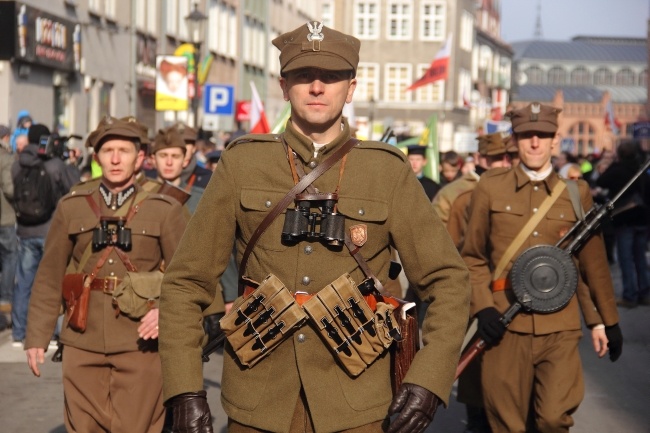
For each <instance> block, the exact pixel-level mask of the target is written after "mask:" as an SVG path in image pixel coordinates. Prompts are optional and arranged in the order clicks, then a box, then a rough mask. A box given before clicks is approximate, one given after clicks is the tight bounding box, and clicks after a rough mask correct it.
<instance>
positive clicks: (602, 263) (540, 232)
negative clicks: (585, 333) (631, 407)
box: [462, 167, 618, 335]
mask: <svg viewBox="0 0 650 433" xmlns="http://www.w3.org/2000/svg"><path fill="white" fill-rule="evenodd" d="M561 181H562V180H561V179H560V177H559V176H558V175H557V174H556V173H551V174H550V175H549V176H548V177H547V178H546V179H544V180H542V181H535V182H533V181H531V180H530V179H529V178H528V176H527V175H526V174H525V173H524V172H523V170H522V169H521V167H516V168H514V169H506V168H495V169H492V170H489V171H487V172H486V173H484V174H483V175H482V176H481V180H480V181H479V183H478V185H477V187H476V189H475V190H474V192H473V193H472V199H471V204H470V220H469V225H468V227H467V232H466V234H465V244H464V246H463V251H462V254H463V258H464V259H465V262H466V263H467V266H468V268H469V270H470V275H471V283H472V288H473V290H472V305H471V313H472V315H474V314H476V313H477V312H478V311H481V310H483V309H484V308H487V307H496V309H497V310H499V311H500V312H501V313H504V312H505V311H506V310H507V309H508V308H509V307H510V305H512V304H513V303H514V302H515V301H516V299H515V297H514V293H513V291H512V290H504V291H500V292H495V293H492V290H491V289H490V282H491V281H492V272H493V269H494V267H496V264H497V263H499V260H500V259H501V256H502V255H503V254H504V252H505V250H506V249H507V248H508V246H509V245H510V243H511V242H512V241H513V239H514V238H515V237H516V236H517V234H519V232H520V231H521V229H522V228H523V227H524V225H525V224H526V222H527V221H528V220H529V219H530V218H531V216H532V215H533V213H534V212H535V211H536V209H537V208H539V207H540V205H541V204H542V202H543V201H544V199H545V198H546V197H547V196H549V195H550V194H551V191H552V190H553V187H554V186H555V185H556V184H557V182H561ZM578 188H579V191H580V200H581V203H582V207H583V209H585V210H589V209H591V207H592V205H593V202H592V198H591V194H590V191H589V186H588V185H587V183H586V182H584V181H582V180H580V181H578ZM576 220H577V218H576V215H575V211H574V210H573V206H572V204H571V198H570V196H569V191H568V189H565V190H564V191H563V192H562V194H561V195H560V197H559V198H558V200H557V201H556V202H555V204H554V205H553V207H552V208H551V209H550V210H549V211H548V213H547V214H546V216H545V217H544V218H543V219H542V221H541V222H540V223H539V224H538V225H537V227H535V228H534V230H533V231H532V232H531V234H530V235H529V237H528V239H526V241H525V242H524V243H523V245H522V246H521V247H520V249H519V251H518V252H516V253H515V254H514V256H513V259H512V260H511V261H510V264H509V265H508V266H507V267H506V269H505V271H504V272H503V275H501V276H499V277H498V278H505V277H506V275H507V274H508V273H509V272H510V268H511V267H512V262H513V261H514V260H515V259H516V258H517V257H518V256H519V255H520V254H521V253H523V252H524V251H525V250H526V249H528V248H530V247H532V246H534V245H539V244H547V245H555V243H556V242H557V241H558V240H559V239H560V238H561V235H562V234H563V233H565V232H566V230H567V229H569V228H570V227H571V226H572V225H573V224H574V223H575V222H576ZM574 257H576V263H577V265H578V269H579V271H580V272H579V276H580V280H579V285H580V286H581V287H582V289H580V290H578V295H574V296H573V297H572V298H571V301H570V302H569V304H568V305H567V306H566V307H565V308H564V309H562V310H560V311H557V312H555V313H550V314H534V313H533V314H530V313H526V312H520V313H519V314H517V315H516V316H515V318H514V320H513V321H512V323H511V324H510V326H509V327H508V329H509V330H510V331H514V332H521V333H527V334H534V335H545V334H550V333H553V332H558V331H569V330H579V329H581V323H580V314H579V307H580V306H579V305H578V298H580V302H581V303H582V308H583V311H585V320H586V322H587V324H588V325H595V324H597V323H603V324H605V325H606V326H611V325H614V324H616V323H618V311H617V309H616V303H615V301H614V289H613V286H612V279H611V275H610V273H609V266H608V265H607V257H606V255H605V249H604V245H603V241H602V238H601V236H600V235H598V234H596V235H593V236H591V238H590V239H589V240H588V241H587V242H586V243H585V244H584V246H583V247H582V248H581V249H580V251H579V252H578V253H577V254H576V255H574ZM585 285H586V286H588V291H587V290H585ZM589 295H590V296H589Z"/></svg>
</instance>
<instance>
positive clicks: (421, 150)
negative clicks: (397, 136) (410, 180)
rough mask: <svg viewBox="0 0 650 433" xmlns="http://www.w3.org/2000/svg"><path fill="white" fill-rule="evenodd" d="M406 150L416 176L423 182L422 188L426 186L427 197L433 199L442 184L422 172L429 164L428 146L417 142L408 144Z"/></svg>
mask: <svg viewBox="0 0 650 433" xmlns="http://www.w3.org/2000/svg"><path fill="white" fill-rule="evenodd" d="M406 150H407V155H408V160H409V164H411V168H412V169H413V173H415V176H416V177H417V178H418V180H419V181H420V183H421V184H422V188H424V192H425V193H426V195H427V197H429V200H433V197H435V195H436V194H437V193H438V191H439V190H440V185H438V183H437V182H435V181H434V180H433V179H430V178H428V177H426V176H425V175H424V173H422V171H423V170H424V167H425V166H426V165H427V154H426V152H427V148H426V146H420V145H418V144H415V145H412V146H408V147H407V148H406Z"/></svg>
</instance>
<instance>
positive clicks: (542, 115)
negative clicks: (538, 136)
mask: <svg viewBox="0 0 650 433" xmlns="http://www.w3.org/2000/svg"><path fill="white" fill-rule="evenodd" d="M561 111H562V109H561V108H556V107H552V106H550V105H544V104H540V103H539V102H532V103H530V104H528V105H527V106H525V107H524V108H519V109H517V110H510V111H508V112H507V113H506V117H509V118H510V121H511V122H512V130H513V131H514V132H515V133H519V132H527V131H538V132H553V133H555V132H557V116H558V114H560V112H561Z"/></svg>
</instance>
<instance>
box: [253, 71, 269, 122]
mask: <svg viewBox="0 0 650 433" xmlns="http://www.w3.org/2000/svg"><path fill="white" fill-rule="evenodd" d="M250 83H251V114H250V116H251V121H250V126H251V130H250V132H251V134H268V133H269V132H271V127H270V126H269V121H268V120H267V119H266V113H265V112H264V105H262V100H261V99H260V95H259V93H257V87H255V83H254V82H252V81H251V82H250Z"/></svg>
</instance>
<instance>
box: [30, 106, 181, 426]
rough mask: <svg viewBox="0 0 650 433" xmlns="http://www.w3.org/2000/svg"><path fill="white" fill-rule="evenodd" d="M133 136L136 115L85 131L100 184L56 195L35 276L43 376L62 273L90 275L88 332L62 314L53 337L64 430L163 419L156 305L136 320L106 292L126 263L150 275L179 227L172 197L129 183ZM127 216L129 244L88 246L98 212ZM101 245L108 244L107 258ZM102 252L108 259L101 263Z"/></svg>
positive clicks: (34, 319)
mask: <svg viewBox="0 0 650 433" xmlns="http://www.w3.org/2000/svg"><path fill="white" fill-rule="evenodd" d="M139 137H140V130H139V127H138V125H137V123H136V122H135V119H133V118H131V120H121V119H116V118H112V117H111V118H106V119H104V120H102V122H101V123H100V124H99V126H98V127H97V129H96V130H95V131H93V132H92V133H91V134H90V136H89V137H88V141H89V144H90V145H91V146H92V147H93V148H94V150H95V156H94V158H95V159H96V161H97V162H98V163H99V164H100V165H101V167H102V171H103V175H102V178H101V182H100V184H99V185H96V186H95V187H93V188H89V189H84V188H82V187H80V188H77V189H76V190H75V191H73V192H71V193H69V194H68V195H66V196H65V197H64V198H62V199H61V201H60V202H59V205H58V206H57V209H56V211H55V213H54V216H53V218H52V226H51V228H50V231H49V233H48V236H47V239H46V241H45V252H44V256H43V260H42V262H41V266H40V267H39V269H38V273H37V275H36V280H35V282H34V289H33V293H32V298H31V302H30V305H29V326H28V329H27V339H26V340H25V350H26V352H27V360H28V363H29V367H30V369H31V370H32V372H33V373H34V374H35V375H36V376H40V370H39V366H38V364H42V363H43V362H44V351H45V348H46V347H47V346H48V342H49V340H50V337H51V336H52V331H53V330H54V326H55V322H56V319H57V316H58V314H59V309H60V307H61V301H62V284H61V282H62V281H63V278H64V274H66V273H74V272H80V273H84V274H90V273H93V272H94V274H95V275H96V277H95V278H94V280H92V283H91V284H90V300H89V307H88V323H87V326H86V329H85V331H83V332H78V331H75V330H73V329H71V328H70V326H69V323H68V320H67V316H66V320H64V323H63V330H62V331H61V336H60V339H61V342H62V343H64V344H65V351H64V356H63V389H64V395H65V403H66V410H65V425H66V428H67V429H68V431H69V432H83V433H88V432H106V431H110V432H113V433H118V432H124V433H127V432H128V433H132V432H151V433H154V432H155V433H158V432H160V431H161V429H162V425H163V418H164V416H163V415H164V407H163V404H162V402H163V400H162V376H161V366H160V358H159V356H158V351H157V337H158V309H157V308H153V309H150V310H149V311H148V312H147V313H146V314H145V315H144V316H143V317H142V318H141V319H140V320H136V319H131V318H129V317H127V316H126V315H124V314H121V313H120V311H119V310H116V307H115V305H114V303H113V299H112V296H111V294H112V291H113V290H114V289H115V288H116V287H117V285H118V284H119V283H120V282H121V280H122V278H123V277H124V275H125V274H126V272H127V266H128V268H129V269H131V270H132V271H133V268H135V271H137V272H151V271H156V270H158V269H159V268H160V266H161V264H162V262H163V261H165V262H169V261H170V260H171V257H172V255H173V253H174V251H175V249H176V246H177V245H178V243H179V241H180V237H181V234H182V232H183V229H184V227H185V224H186V219H185V217H184V215H183V212H182V207H181V205H180V204H179V203H178V202H176V201H175V200H173V199H172V198H170V197H168V196H165V195H162V194H151V193H147V192H146V191H143V190H142V189H141V187H140V186H139V185H138V184H137V183H136V182H135V170H136V167H137V166H138V164H140V163H141V162H142V157H143V155H142V154H140V153H139V147H140V142H139ZM125 215H132V216H131V217H130V218H129V217H127V222H126V224H125V226H124V228H125V230H129V231H130V233H131V248H128V246H126V243H123V244H119V241H118V243H115V244H114V245H103V246H99V247H98V248H90V244H91V242H92V241H93V236H94V233H95V232H96V231H98V230H101V229H100V227H101V225H100V218H101V219H105V218H110V217H116V216H125ZM113 221H114V220H113ZM109 238H110V236H109ZM118 239H119V238H118ZM123 240H124V239H123ZM107 248H113V249H112V250H109V251H110V254H109V255H108V256H107V257H106V256H105V251H106V249H107ZM125 257H126V258H125ZM100 259H105V260H104V261H103V264H101V263H100ZM66 268H68V269H70V270H71V271H68V272H66ZM97 268H98V269H97ZM86 278H87V277H86Z"/></svg>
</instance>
